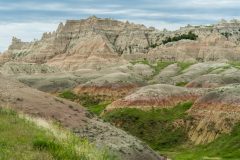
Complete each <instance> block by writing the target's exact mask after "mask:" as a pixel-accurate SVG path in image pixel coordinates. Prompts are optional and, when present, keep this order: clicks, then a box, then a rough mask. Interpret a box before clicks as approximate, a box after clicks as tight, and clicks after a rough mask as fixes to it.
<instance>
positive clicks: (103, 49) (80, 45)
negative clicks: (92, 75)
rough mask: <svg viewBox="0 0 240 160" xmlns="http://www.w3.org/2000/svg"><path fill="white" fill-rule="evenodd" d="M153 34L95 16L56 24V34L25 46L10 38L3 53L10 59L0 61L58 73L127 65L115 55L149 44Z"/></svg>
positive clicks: (152, 30) (140, 28) (47, 34)
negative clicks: (48, 68)
mask: <svg viewBox="0 0 240 160" xmlns="http://www.w3.org/2000/svg"><path fill="white" fill-rule="evenodd" d="M155 31H156V29H154V28H149V29H148V28H146V27H145V26H144V25H136V24H133V23H131V24H130V23H129V22H128V21H127V22H126V23H124V22H120V21H116V20H114V19H109V18H106V19H101V18H97V17H95V16H92V17H89V18H88V19H85V20H67V21H66V24H65V25H63V23H60V24H59V26H58V29H57V30H56V32H55V31H54V32H53V33H51V32H50V33H44V34H43V36H42V38H41V40H34V41H33V42H30V43H28V42H22V41H21V40H20V39H17V38H15V37H13V39H12V44H11V45H10V46H9V48H8V51H7V52H6V54H7V55H9V56H2V55H1V56H0V59H1V61H2V62H1V64H2V65H3V64H4V63H5V61H9V60H10V59H11V58H12V59H15V60H18V61H24V62H29V63H38V64H44V63H47V64H48V65H50V66H55V67H57V68H58V69H61V70H76V69H79V68H94V69H101V68H102V67H104V66H113V65H116V64H122V63H126V62H127V61H126V60H124V59H120V58H119V57H118V56H117V55H118V53H120V51H121V50H122V49H123V48H124V47H126V48H127V46H128V45H133V44H141V45H143V46H146V45H148V39H147V37H146V34H151V33H153V34H154V33H155ZM114 51H115V52H114ZM117 52H118V53H117ZM20 53H21V54H20ZM8 57H10V58H8ZM3 59H6V60H3Z"/></svg>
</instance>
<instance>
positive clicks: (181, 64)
mask: <svg viewBox="0 0 240 160" xmlns="http://www.w3.org/2000/svg"><path fill="white" fill-rule="evenodd" d="M194 64H196V62H192V63H187V62H178V66H179V67H180V68H181V69H180V70H179V71H178V74H183V71H184V70H185V69H187V68H188V67H190V66H191V65H194Z"/></svg>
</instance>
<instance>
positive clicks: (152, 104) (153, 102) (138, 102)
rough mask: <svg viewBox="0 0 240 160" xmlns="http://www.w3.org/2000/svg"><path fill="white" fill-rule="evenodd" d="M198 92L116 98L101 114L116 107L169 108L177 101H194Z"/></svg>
mask: <svg viewBox="0 0 240 160" xmlns="http://www.w3.org/2000/svg"><path fill="white" fill-rule="evenodd" d="M201 96H202V95H200V94H186V95H172V96H171V95H170V96H159V97H155V98H153V97H141V98H138V99H126V100H125V99H118V100H116V101H115V102H113V103H112V104H111V105H109V106H107V107H106V109H105V110H104V111H103V112H102V113H101V115H104V114H106V113H107V112H109V111H111V110H114V109H117V108H138V109H142V110H149V109H152V108H155V109H157V108H171V107H174V106H175V105H177V104H178V103H182V102H188V101H192V102H195V101H196V100H197V99H198V98H199V97H201Z"/></svg>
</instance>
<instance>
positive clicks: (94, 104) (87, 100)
mask: <svg viewBox="0 0 240 160" xmlns="http://www.w3.org/2000/svg"><path fill="white" fill-rule="evenodd" d="M57 97H60V98H64V99H67V100H70V101H75V102H79V103H80V104H81V105H82V106H83V107H87V109H89V110H90V111H92V112H93V113H95V114H96V115H98V116H99V115H100V113H101V112H102V111H103V110H104V109H105V108H106V107H107V106H108V105H109V104H111V103H106V104H99V103H100V101H101V100H100V99H96V100H94V99H93V97H91V96H89V95H87V94H86V95H85V96H78V95H77V94H75V93H74V92H73V91H71V90H67V91H64V92H62V93H61V94H59V95H58V96H57Z"/></svg>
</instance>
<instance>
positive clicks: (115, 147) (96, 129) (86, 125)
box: [0, 75, 164, 160]
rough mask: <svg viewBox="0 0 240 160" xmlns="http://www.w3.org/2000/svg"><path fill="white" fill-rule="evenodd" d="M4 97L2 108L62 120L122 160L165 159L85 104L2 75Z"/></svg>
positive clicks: (0, 95) (0, 83) (0, 88)
mask: <svg viewBox="0 0 240 160" xmlns="http://www.w3.org/2000/svg"><path fill="white" fill-rule="evenodd" d="M0 98H1V100H0V106H5V107H6V106H7V105H6V104H7V102H8V103H9V105H8V106H11V107H12V108H14V109H17V110H20V111H23V112H24V113H25V114H28V115H30V116H36V117H41V118H44V119H47V120H52V121H57V120H58V121H60V123H61V124H62V125H63V126H65V127H67V128H69V129H72V130H73V131H74V132H75V133H77V134H78V135H79V136H81V137H87V136H88V137H90V140H92V141H93V143H96V146H97V147H98V148H99V149H101V148H102V147H103V146H107V147H110V150H111V151H112V152H116V153H118V154H120V155H121V157H122V159H126V160H128V159H129V160H150V159H159V160H162V159H164V158H162V157H161V156H160V155H159V154H158V153H156V152H154V151H153V150H152V149H151V148H149V147H148V146H147V145H145V144H143V143H142V142H141V141H139V140H138V139H137V138H135V137H133V136H131V135H129V134H127V133H126V132H124V131H122V130H120V129H118V128H116V127H114V126H112V125H111V124H109V123H107V122H104V120H102V119H98V118H97V117H96V116H95V115H94V114H93V113H91V112H89V111H88V110H86V109H85V108H83V107H82V106H81V105H79V104H77V103H74V102H71V101H68V100H65V99H61V98H56V97H54V96H52V95H50V94H47V93H43V92H41V91H37V90H35V89H33V88H30V87H28V86H26V85H25V84H22V83H20V82H18V81H16V80H13V79H11V78H8V77H5V76H3V75H0Z"/></svg>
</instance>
